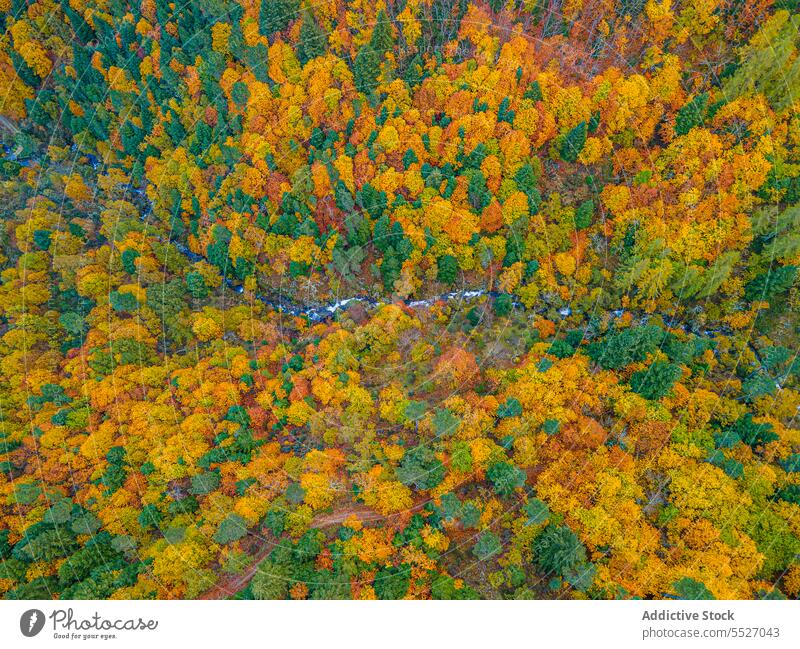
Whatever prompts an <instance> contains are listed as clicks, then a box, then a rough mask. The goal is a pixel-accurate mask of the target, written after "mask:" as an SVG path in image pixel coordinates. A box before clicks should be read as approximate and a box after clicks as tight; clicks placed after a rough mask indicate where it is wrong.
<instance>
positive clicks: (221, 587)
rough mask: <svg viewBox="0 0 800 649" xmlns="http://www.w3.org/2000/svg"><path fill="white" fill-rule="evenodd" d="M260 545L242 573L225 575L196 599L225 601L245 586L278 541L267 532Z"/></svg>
mask: <svg viewBox="0 0 800 649" xmlns="http://www.w3.org/2000/svg"><path fill="white" fill-rule="evenodd" d="M261 543H262V545H261V547H260V548H259V549H258V552H256V553H255V554H254V555H253V556H252V560H251V563H250V565H248V566H247V568H246V569H245V571H244V572H242V573H240V574H234V575H227V576H225V577H223V578H222V579H219V580H218V581H217V583H216V584H214V585H213V586H212V587H211V588H209V589H208V590H207V591H206V592H204V593H203V594H202V595H200V596H198V598H197V599H227V598H228V597H231V596H232V595H235V594H236V593H238V592H239V591H240V590H242V588H244V587H245V586H247V584H249V583H250V580H251V579H252V578H253V575H255V574H256V571H257V570H258V566H260V565H261V562H262V561H263V560H264V559H266V558H267V557H268V556H269V553H270V552H272V549H273V548H274V547H275V546H276V545H277V543H278V539H277V538H276V537H274V536H273V535H272V534H270V533H268V532H267V533H266V534H265V536H263V537H262V538H261Z"/></svg>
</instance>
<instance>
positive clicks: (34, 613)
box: [19, 608, 44, 638]
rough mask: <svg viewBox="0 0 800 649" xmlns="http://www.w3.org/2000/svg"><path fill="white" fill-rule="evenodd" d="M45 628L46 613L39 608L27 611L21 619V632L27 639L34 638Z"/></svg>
mask: <svg viewBox="0 0 800 649" xmlns="http://www.w3.org/2000/svg"><path fill="white" fill-rule="evenodd" d="M43 628H44V613H42V612H41V611H40V610H39V609H38V608H32V609H30V610H28V611H25V612H24V613H23V614H22V617H21V618H19V630H20V631H22V635H24V636H25V637H26V638H32V637H33V636H35V635H37V634H38V633H39V631H41V630H42V629H43Z"/></svg>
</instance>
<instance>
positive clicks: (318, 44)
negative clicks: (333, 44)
mask: <svg viewBox="0 0 800 649" xmlns="http://www.w3.org/2000/svg"><path fill="white" fill-rule="evenodd" d="M327 43H328V35H327V34H326V33H325V30H324V29H322V27H321V26H320V24H319V23H318V22H317V18H316V16H315V15H314V12H313V10H312V9H309V8H307V9H306V10H305V11H304V12H303V23H302V25H301V26H300V42H299V43H298V44H297V58H298V60H299V61H300V63H302V64H304V65H305V64H306V63H308V62H309V61H310V60H311V59H313V58H315V57H317V56H322V55H323V54H325V50H326V49H327V47H326V46H327Z"/></svg>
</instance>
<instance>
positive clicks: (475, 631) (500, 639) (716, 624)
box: [0, 601, 800, 649]
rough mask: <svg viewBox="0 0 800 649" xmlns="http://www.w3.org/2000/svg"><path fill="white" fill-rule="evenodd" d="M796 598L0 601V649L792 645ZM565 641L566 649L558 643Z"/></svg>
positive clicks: (799, 638) (799, 637)
mask: <svg viewBox="0 0 800 649" xmlns="http://www.w3.org/2000/svg"><path fill="white" fill-rule="evenodd" d="M798 614H800V608H798V604H797V602H796V601H733V602H723V601H659V602H654V601H624V602H622V601H616V602H608V601H485V602H441V601H428V602H419V601H417V602H414V601H401V602H340V601H324V602H323V601H321V602H313V601H304V602H293V601H288V602H283V601H280V602H277V601H276V602H269V601H216V602H214V601H211V602H207V601H186V602H180V601H80V602H61V601H56V602H52V601H4V602H0V638H2V646H3V647H13V648H15V649H16V648H17V647H49V646H59V647H66V646H70V647H84V646H97V645H102V646H107V647H114V648H119V649H122V648H124V647H136V648H137V649H141V647H143V646H157V647H163V646H173V647H192V648H194V647H218V646H220V645H221V644H223V643H224V644H225V645H227V646H231V645H232V644H234V643H235V644H236V645H241V646H245V644H247V645H250V646H253V643H254V642H255V643H257V646H259V647H286V646H300V647H324V648H325V649H336V648H338V647H342V648H344V647H347V648H348V649H352V648H354V647H355V648H358V647H369V648H370V649H376V648H379V649H384V648H386V649H390V648H394V647H398V648H399V647H402V648H403V649H409V648H411V647H421V648H428V647H436V646H442V647H452V646H455V647H459V649H461V648H471V647H481V648H484V649H485V648H487V647H500V646H504V645H509V646H512V645H513V647H514V649H523V648H526V647H531V648H533V647H541V646H556V645H554V644H552V643H558V645H557V646H582V645H581V643H587V644H588V643H591V644H592V645H593V646H598V645H599V646H601V647H614V648H615V649H617V648H618V647H643V646H650V645H652V646H657V647H658V646H660V647H664V646H685V647H715V646H719V647H722V646H724V647H729V648H730V647H737V646H741V647H776V648H777V647H795V648H796V647H799V646H800V634H799V633H798V631H799V628H798V627H800V622H798ZM565 642H566V643H567V644H566V645H564V644H563V643H565Z"/></svg>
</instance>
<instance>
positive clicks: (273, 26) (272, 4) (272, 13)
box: [259, 0, 298, 36]
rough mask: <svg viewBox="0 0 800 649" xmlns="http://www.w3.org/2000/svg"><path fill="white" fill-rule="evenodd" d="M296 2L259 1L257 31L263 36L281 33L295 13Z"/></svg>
mask: <svg viewBox="0 0 800 649" xmlns="http://www.w3.org/2000/svg"><path fill="white" fill-rule="evenodd" d="M297 8H298V3H297V0H261V11H260V14H259V31H260V32H261V33H262V34H263V35H264V36H272V35H273V34H275V33H276V32H282V31H283V30H284V29H286V28H287V27H288V26H289V23H290V22H291V21H292V19H293V18H294V17H295V15H296V13H297Z"/></svg>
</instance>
